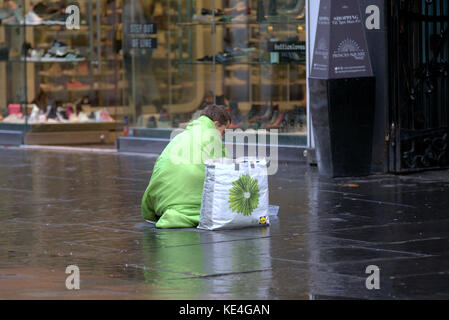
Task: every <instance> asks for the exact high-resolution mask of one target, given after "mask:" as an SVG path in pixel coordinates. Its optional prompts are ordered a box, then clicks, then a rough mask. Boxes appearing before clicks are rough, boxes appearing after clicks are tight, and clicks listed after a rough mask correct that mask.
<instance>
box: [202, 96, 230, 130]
mask: <svg viewBox="0 0 449 320" xmlns="http://www.w3.org/2000/svg"><path fill="white" fill-rule="evenodd" d="M201 115H202V116H206V117H208V118H209V119H211V120H212V121H213V122H214V124H215V127H216V128H217V130H218V131H219V132H220V134H221V137H222V138H223V137H224V134H225V131H226V129H227V128H228V127H229V125H230V124H231V116H230V115H229V113H228V112H227V111H226V108H225V107H224V106H218V105H215V104H211V105H208V106H206V107H205V108H204V110H203V111H202V112H201Z"/></svg>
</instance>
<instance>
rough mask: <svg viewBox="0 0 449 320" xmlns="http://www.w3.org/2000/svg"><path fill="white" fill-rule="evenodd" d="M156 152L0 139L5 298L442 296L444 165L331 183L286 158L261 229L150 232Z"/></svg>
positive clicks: (448, 237) (447, 271)
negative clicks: (75, 281) (145, 199)
mask: <svg viewBox="0 0 449 320" xmlns="http://www.w3.org/2000/svg"><path fill="white" fill-rule="evenodd" d="M155 159H156V158H155V157H154V156H140V155H119V154H113V153H108V154H101V153H91V152H90V153H73V152H61V151H48V150H22V149H19V148H16V149H0V298H2V299H54V298H57V299H73V298H74V299H93V298H95V299H343V298H361V299H377V298H384V299H393V298H401V299H404V298H437V299H438V298H446V299H447V298H449V285H448V284H449V254H448V253H449V219H448V209H447V208H448V207H449V200H448V197H447V194H448V190H449V172H448V171H440V172H427V173H421V174H414V175H407V176H393V175H376V176H371V177H367V178H352V179H350V178H346V179H335V180H331V179H323V178H320V177H319V176H318V175H317V170H316V168H313V167H309V166H308V165H307V164H306V163H296V164H292V163H284V164H280V165H279V171H278V173H277V174H276V175H275V176H273V177H270V178H269V183H270V203H271V204H275V205H279V206H280V210H279V214H278V217H277V218H273V219H272V225H271V226H270V227H266V228H248V229H241V230H228V231H215V232H213V231H204V230H197V229H184V230H158V229H155V228H154V226H152V225H150V224H148V223H147V222H145V221H143V220H142V219H141V217H140V200H141V197H142V194H143V191H144V190H145V188H146V186H147V183H148V179H149V177H150V175H151V170H152V167H153V165H154V162H155ZM68 265H77V266H78V267H79V269H80V279H81V282H80V290H67V289H66V287H65V280H66V277H67V276H68V275H67V274H65V269H66V267H67V266H68ZM369 265H377V266H378V267H379V268H380V289H379V290H368V289H367V288H366V286H365V281H366V279H367V277H368V276H369V274H366V273H365V270H366V267H367V266H369Z"/></svg>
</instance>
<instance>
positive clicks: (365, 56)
mask: <svg viewBox="0 0 449 320" xmlns="http://www.w3.org/2000/svg"><path fill="white" fill-rule="evenodd" d="M312 59H313V60H312V68H311V73H310V77H311V78H319V79H339V78H356V77H370V76H373V71H372V67H371V61H370V55H369V50H368V45H367V41H366V35H365V25H364V23H363V21H362V16H361V13H360V6H359V3H358V0H340V1H331V0H321V2H320V9H319V15H318V22H317V32H316V37H315V48H314V51H313V57H312Z"/></svg>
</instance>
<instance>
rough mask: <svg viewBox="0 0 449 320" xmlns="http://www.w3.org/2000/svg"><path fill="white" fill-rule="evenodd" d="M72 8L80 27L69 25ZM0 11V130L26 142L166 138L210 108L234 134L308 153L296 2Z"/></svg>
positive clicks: (41, 5)
mask: <svg viewBox="0 0 449 320" xmlns="http://www.w3.org/2000/svg"><path fill="white" fill-rule="evenodd" d="M69 5H76V6H77V7H78V8H79V11H80V20H79V24H80V25H79V28H73V29H70V28H68V27H67V25H66V22H67V18H68V15H69V14H68V13H66V10H65V9H66V8H67V7H68V6H69ZM0 8H1V10H0V20H1V23H0V71H1V72H0V130H5V129H6V130H22V131H24V132H25V133H26V135H25V138H24V142H25V143H30V144H31V143H38V144H79V143H100V142H101V143H106V142H108V143H113V142H114V141H115V139H116V138H117V137H119V136H120V135H123V134H124V135H127V134H129V135H133V136H137V137H168V136H169V135H170V132H171V131H172V130H173V128H184V127H185V126H186V125H187V124H188V123H189V122H190V121H191V120H193V119H195V118H197V117H198V116H199V114H200V112H201V110H202V109H203V108H204V107H205V106H206V105H208V104H212V103H216V104H222V105H225V106H226V108H227V109H228V111H229V113H230V114H231V116H232V119H233V122H232V124H231V127H230V128H231V129H237V128H240V129H242V130H246V129H277V130H278V131H279V133H280V134H281V135H282V137H284V138H282V137H281V136H280V140H279V143H281V144H293V145H298V144H302V145H305V144H306V132H307V128H306V126H307V123H306V71H305V65H306V63H305V51H306V48H305V31H306V30H305V1H304V0H283V1H281V0H220V1H218V0H189V1H181V0H99V1H92V0H78V1H73V0H14V1H12V0H10V1H6V0H0ZM124 128H125V130H124ZM128 128H130V129H129V130H128ZM62 133H64V134H62Z"/></svg>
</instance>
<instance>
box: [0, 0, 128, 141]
mask: <svg viewBox="0 0 449 320" xmlns="http://www.w3.org/2000/svg"><path fill="white" fill-rule="evenodd" d="M69 6H72V7H73V6H74V7H76V9H77V10H67V8H68V7H69ZM0 7H2V9H1V10H0V19H1V24H0V46H2V42H3V48H4V50H5V51H7V52H8V55H7V57H6V56H5V57H4V58H3V59H0V60H2V61H0V68H2V69H3V70H4V71H5V72H1V74H0V90H2V94H0V96H1V101H0V114H1V121H0V130H1V129H5V128H7V129H12V130H23V131H24V132H26V133H27V134H26V136H25V138H24V140H25V143H37V144H79V143H99V142H106V141H107V142H111V143H113V142H114V140H115V138H116V136H117V132H118V131H117V130H121V126H120V124H121V122H122V119H123V110H122V109H123V105H124V99H125V97H124V96H123V94H122V92H123V89H124V86H125V80H124V78H123V74H124V72H123V67H122V61H123V58H122V55H121V51H120V50H121V44H120V43H119V40H120V30H119V28H120V22H121V20H120V19H121V1H119V0H112V1H110V0H101V1H90V0H79V1H71V0H70V1H65V0H61V1H57V0H22V1H19V0H14V1H1V0H0ZM12 8H14V9H12ZM78 12H79V15H78V14H77V13H78ZM74 15H76V17H75V16H74ZM71 23H72V24H73V23H76V25H75V26H73V25H71ZM17 106H18V109H17ZM74 132H75V133H76V134H74ZM61 133H64V134H61Z"/></svg>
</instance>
